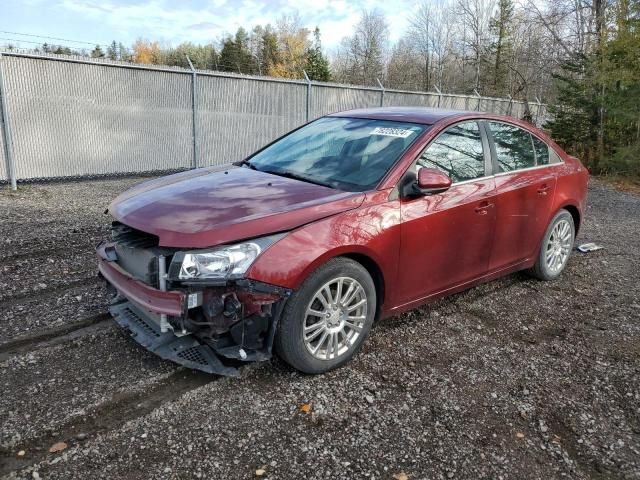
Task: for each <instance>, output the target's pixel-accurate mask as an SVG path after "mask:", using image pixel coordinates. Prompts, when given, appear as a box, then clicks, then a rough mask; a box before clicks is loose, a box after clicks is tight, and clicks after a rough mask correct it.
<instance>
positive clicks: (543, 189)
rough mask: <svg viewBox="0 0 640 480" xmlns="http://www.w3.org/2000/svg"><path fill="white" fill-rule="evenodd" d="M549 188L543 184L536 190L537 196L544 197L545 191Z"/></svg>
mask: <svg viewBox="0 0 640 480" xmlns="http://www.w3.org/2000/svg"><path fill="white" fill-rule="evenodd" d="M550 188H551V187H550V186H549V185H547V184H546V183H545V184H543V185H542V186H541V187H540V188H539V189H538V195H546V194H547V191H548V190H549V189H550Z"/></svg>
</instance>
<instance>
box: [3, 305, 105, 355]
mask: <svg viewBox="0 0 640 480" xmlns="http://www.w3.org/2000/svg"><path fill="white" fill-rule="evenodd" d="M107 328H115V323H114V322H112V321H111V315H110V314H109V313H107V312H104V313H99V314H97V315H92V316H90V317H87V318H85V319H83V320H80V321H77V322H73V323H72V324H68V325H63V326H61V327H57V328H51V329H49V330H44V331H42V332H39V333H35V334H33V335H24V336H22V337H18V338H16V339H13V340H11V341H9V342H6V343H2V344H0V363H1V362H4V361H6V360H8V359H9V358H11V357H12V356H14V355H22V354H25V353H28V352H32V351H34V350H38V349H40V348H46V347H52V346H54V345H59V344H61V343H65V342H69V341H71V340H75V339H77V338H80V337H82V336H84V335H91V334H94V333H98V332H99V331H101V330H104V329H107Z"/></svg>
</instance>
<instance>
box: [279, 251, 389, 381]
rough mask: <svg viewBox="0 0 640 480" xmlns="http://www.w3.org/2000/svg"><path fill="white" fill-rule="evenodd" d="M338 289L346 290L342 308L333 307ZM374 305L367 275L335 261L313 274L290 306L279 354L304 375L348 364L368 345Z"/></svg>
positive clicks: (284, 317) (357, 267)
mask: <svg viewBox="0 0 640 480" xmlns="http://www.w3.org/2000/svg"><path fill="white" fill-rule="evenodd" d="M341 279H342V280H341ZM358 285H359V287H360V288H358ZM324 287H327V288H328V293H327V289H325V288H324ZM338 288H340V289H341V290H342V292H341V293H342V294H341V295H340V297H341V300H342V302H341V304H342V305H343V307H342V308H340V305H336V306H337V308H333V305H334V303H333V302H335V300H336V297H337V295H336V294H337V290H338ZM350 289H351V290H350ZM347 294H349V295H347ZM329 295H330V296H331V301H329ZM320 296H321V297H322V298H320ZM350 296H351V297H352V298H349V297H350ZM363 299H364V300H365V302H364V303H362V300H363ZM322 300H324V303H323V301H322ZM337 303H340V302H337ZM358 304H360V305H359V306H358ZM376 306H377V298H376V288H375V285H374V283H373V280H372V279H371V276H370V275H369V273H368V272H367V270H366V269H365V268H364V267H363V266H362V265H360V264H359V263H357V262H355V261H353V260H350V259H348V258H344V257H340V258H334V259H332V260H330V261H328V262H327V263H326V264H324V265H322V266H321V267H319V268H318V269H317V270H315V271H314V272H313V273H312V274H311V275H309V277H308V278H307V279H306V280H305V281H304V282H303V283H302V285H301V286H300V288H299V289H298V290H297V291H296V292H295V293H293V295H291V297H290V298H289V300H288V301H287V305H286V306H285V309H284V311H283V314H282V317H281V319H280V323H279V326H278V332H277V336H276V339H275V347H276V352H277V353H278V355H279V356H280V357H281V358H282V359H283V360H284V361H285V362H287V363H288V364H289V365H291V366H292V367H293V368H295V369H297V370H300V371H301V372H304V373H311V374H317V373H323V372H327V371H329V370H333V369H334V368H338V367H340V366H342V365H344V364H345V363H347V362H349V361H350V360H351V358H353V356H354V355H355V354H356V352H358V350H359V349H360V347H361V346H362V344H363V343H364V341H365V339H366V338H367V335H368V334H369V330H371V326H372V325H373V320H374V318H375V314H376ZM308 309H311V312H308ZM349 309H353V310H351V311H348V310H349ZM320 314H322V315H320ZM305 327H306V328H307V330H306V332H305ZM340 332H342V333H340ZM314 335H315V336H314ZM323 336H324V337H325V338H323ZM305 337H306V341H305ZM335 339H337V340H335ZM321 340H322V341H323V342H324V343H323V344H320V341H321ZM314 349H315V350H316V351H315V354H314V353H313V351H312V350H314Z"/></svg>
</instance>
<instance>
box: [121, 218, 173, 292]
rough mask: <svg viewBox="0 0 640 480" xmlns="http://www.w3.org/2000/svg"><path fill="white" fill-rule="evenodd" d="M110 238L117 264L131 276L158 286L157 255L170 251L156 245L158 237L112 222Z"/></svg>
mask: <svg viewBox="0 0 640 480" xmlns="http://www.w3.org/2000/svg"><path fill="white" fill-rule="evenodd" d="M111 239H112V241H113V243H114V244H115V249H116V255H117V257H118V260H117V263H118V265H119V266H120V267H121V268H122V269H124V270H125V271H126V272H127V273H129V274H130V275H131V276H133V277H135V278H137V279H138V280H141V281H143V282H144V283H146V284H147V285H151V286H152V287H156V288H158V256H159V255H161V254H162V255H167V254H169V255H171V253H172V252H169V251H167V249H162V248H160V247H159V246H158V244H159V242H160V240H159V238H158V237H157V236H156V235H152V234H150V233H146V232H142V231H140V230H136V229H135V228H131V227H129V226H128V225H124V224H123V223H120V222H113V224H112V227H111Z"/></svg>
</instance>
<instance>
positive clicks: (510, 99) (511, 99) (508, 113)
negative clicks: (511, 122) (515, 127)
mask: <svg viewBox="0 0 640 480" xmlns="http://www.w3.org/2000/svg"><path fill="white" fill-rule="evenodd" d="M512 112H513V97H512V96H511V94H509V106H508V107H507V115H509V116H511V113H512Z"/></svg>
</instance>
